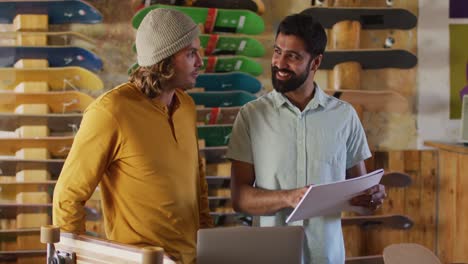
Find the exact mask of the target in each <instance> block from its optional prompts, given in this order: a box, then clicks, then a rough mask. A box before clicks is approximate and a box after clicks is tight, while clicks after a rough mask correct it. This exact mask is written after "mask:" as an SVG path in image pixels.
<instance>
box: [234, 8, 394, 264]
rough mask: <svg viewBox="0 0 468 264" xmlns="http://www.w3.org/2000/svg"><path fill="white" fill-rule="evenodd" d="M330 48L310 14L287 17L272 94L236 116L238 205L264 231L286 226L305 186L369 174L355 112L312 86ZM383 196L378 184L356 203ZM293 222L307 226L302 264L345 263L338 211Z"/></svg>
mask: <svg viewBox="0 0 468 264" xmlns="http://www.w3.org/2000/svg"><path fill="white" fill-rule="evenodd" d="M326 44H327V37H326V34H325V30H324V29H323V27H322V26H321V25H320V23H318V22H317V21H316V20H315V19H314V18H313V17H311V16H308V15H305V14H295V15H291V16H288V17H286V18H285V19H284V20H283V21H282V22H281V23H280V25H279V28H278V30H277V33H276V38H275V45H274V52H273V57H272V65H271V73H272V76H271V79H272V83H273V88H274V90H273V91H272V92H270V93H268V94H266V95H265V96H263V97H260V98H259V99H257V100H255V101H252V102H250V103H248V104H246V105H245V106H244V107H243V108H242V109H241V111H240V112H239V115H238V116H237V118H236V121H235V124H234V128H233V131H232V135H231V139H230V142H229V150H228V154H227V156H228V158H229V159H231V160H232V179H231V193H232V202H233V207H234V209H235V210H236V211H239V212H244V213H248V214H251V215H254V216H258V218H257V217H256V218H257V219H256V220H258V221H255V222H258V223H259V225H260V226H281V225H286V223H285V220H286V218H287V216H288V214H289V213H290V212H291V209H293V208H294V207H295V206H296V205H297V203H298V202H299V201H300V199H301V198H302V196H303V195H304V193H305V192H306V191H307V188H308V186H310V185H312V184H324V183H329V182H334V181H341V180H345V179H349V178H353V177H357V176H360V175H363V174H365V173H366V168H365V166H364V160H365V159H367V158H369V157H370V156H371V153H370V151H369V147H368V145H367V141H366V136H365V133H364V130H363V128H362V125H361V123H360V121H359V118H358V116H357V114H356V111H355V110H354V109H353V107H352V106H351V105H350V104H348V103H346V102H343V101H341V100H338V99H336V98H334V97H331V96H328V95H327V94H325V93H324V92H323V91H322V90H321V89H320V87H319V86H318V85H317V84H316V83H315V82H314V76H315V73H316V71H317V69H318V68H319V66H320V63H321V61H322V58H323V53H324V51H325V47H326ZM385 196H386V194H385V189H384V187H383V186H382V185H376V186H374V187H372V188H370V189H369V190H368V191H367V193H366V194H365V195H361V196H358V197H355V198H353V199H352V201H351V203H352V204H353V205H357V206H363V207H367V208H369V209H371V210H375V209H376V208H377V207H378V206H380V205H381V204H382V202H383V198H385ZM317 203H320V201H317ZM291 225H301V226H303V227H304V230H305V237H306V239H305V244H304V263H333V264H334V263H344V260H345V250H344V243H343V234H342V231H341V218H340V214H339V213H337V214H334V215H326V216H320V217H313V218H310V219H306V220H303V221H296V222H293V223H291Z"/></svg>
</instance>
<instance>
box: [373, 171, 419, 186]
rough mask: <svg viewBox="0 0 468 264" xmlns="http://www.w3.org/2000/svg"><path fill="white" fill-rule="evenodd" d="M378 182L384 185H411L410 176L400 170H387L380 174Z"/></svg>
mask: <svg viewBox="0 0 468 264" xmlns="http://www.w3.org/2000/svg"><path fill="white" fill-rule="evenodd" d="M380 183H381V184H383V185H385V187H396V188H403V187H408V186H410V185H411V183H412V180H411V177H410V176H409V175H408V174H406V173H402V172H388V173H385V174H384V175H383V176H382V179H381V180H380Z"/></svg>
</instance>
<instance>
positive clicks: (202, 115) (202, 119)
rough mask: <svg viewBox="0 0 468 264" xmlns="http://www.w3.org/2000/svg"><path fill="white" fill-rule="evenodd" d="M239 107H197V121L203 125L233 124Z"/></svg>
mask: <svg viewBox="0 0 468 264" xmlns="http://www.w3.org/2000/svg"><path fill="white" fill-rule="evenodd" d="M239 110H240V107H212V108H200V109H197V122H198V123H203V124H205V125H215V124H218V125H221V124H226V125H227V124H233V123H234V121H235V120H236V117H237V114H238V113H239Z"/></svg>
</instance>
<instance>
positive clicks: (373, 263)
mask: <svg viewBox="0 0 468 264" xmlns="http://www.w3.org/2000/svg"><path fill="white" fill-rule="evenodd" d="M345 264H385V263H384V260H383V257H382V255H372V256H362V257H347V258H346V260H345Z"/></svg>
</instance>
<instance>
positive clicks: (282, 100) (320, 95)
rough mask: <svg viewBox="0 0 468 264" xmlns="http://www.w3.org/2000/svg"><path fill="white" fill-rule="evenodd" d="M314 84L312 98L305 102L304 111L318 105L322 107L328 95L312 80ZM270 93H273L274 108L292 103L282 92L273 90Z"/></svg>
mask: <svg viewBox="0 0 468 264" xmlns="http://www.w3.org/2000/svg"><path fill="white" fill-rule="evenodd" d="M314 85H315V94H314V98H312V100H310V102H309V103H308V104H307V106H306V108H305V109H304V111H305V110H308V109H315V108H317V107H318V106H319V105H321V106H322V107H325V106H326V103H327V97H328V95H327V94H325V92H324V91H323V90H322V89H321V88H320V86H319V85H318V84H317V83H315V82H314ZM272 93H273V102H274V105H275V107H276V108H279V107H281V106H283V105H285V104H290V105H292V103H291V102H290V101H289V99H288V98H287V97H286V96H285V95H284V94H282V93H279V92H277V91H276V90H273V91H272Z"/></svg>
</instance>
